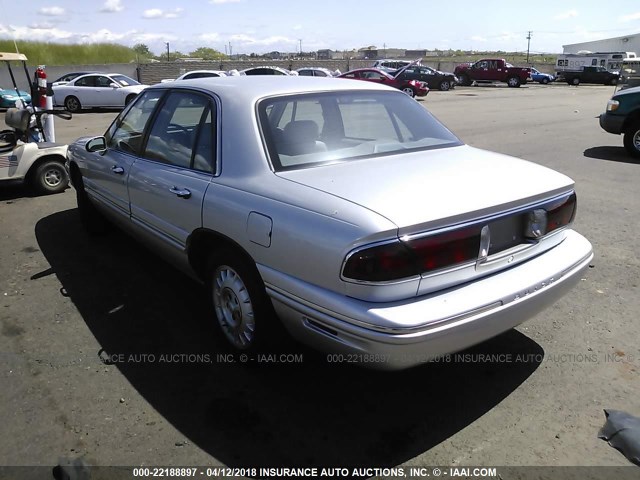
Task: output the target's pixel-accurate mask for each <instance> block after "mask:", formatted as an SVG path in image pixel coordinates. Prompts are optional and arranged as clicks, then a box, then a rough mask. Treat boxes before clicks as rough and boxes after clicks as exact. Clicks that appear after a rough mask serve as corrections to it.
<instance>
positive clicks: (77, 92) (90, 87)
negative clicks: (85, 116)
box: [53, 73, 147, 112]
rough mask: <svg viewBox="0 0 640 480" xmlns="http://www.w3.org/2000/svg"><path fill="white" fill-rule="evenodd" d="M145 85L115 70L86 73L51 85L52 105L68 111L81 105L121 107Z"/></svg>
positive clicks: (79, 107)
mask: <svg viewBox="0 0 640 480" xmlns="http://www.w3.org/2000/svg"><path fill="white" fill-rule="evenodd" d="M145 88H147V85H141V84H140V83H138V82H137V81H135V80H134V79H132V78H129V77H127V76H126V75H122V74H119V73H90V74H87V75H81V76H79V77H76V78H75V79H73V80H71V81H69V82H68V83H66V84H64V85H58V86H54V87H53V104H54V105H55V106H62V107H64V108H65V109H66V110H68V111H70V112H78V111H80V110H81V109H83V108H94V107H124V106H126V105H127V104H128V103H129V102H130V101H131V100H133V99H134V98H135V97H136V95H138V93H140V92H141V91H143V90H144V89H145Z"/></svg>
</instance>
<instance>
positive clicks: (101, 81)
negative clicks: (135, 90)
mask: <svg viewBox="0 0 640 480" xmlns="http://www.w3.org/2000/svg"><path fill="white" fill-rule="evenodd" d="M95 81H96V87H109V85H111V84H112V83H113V80H111V79H110V78H109V77H104V76H100V77H95Z"/></svg>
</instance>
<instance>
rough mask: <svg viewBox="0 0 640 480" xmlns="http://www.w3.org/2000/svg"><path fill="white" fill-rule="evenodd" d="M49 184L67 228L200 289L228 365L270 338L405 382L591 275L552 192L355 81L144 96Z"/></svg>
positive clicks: (225, 85) (557, 184)
mask: <svg viewBox="0 0 640 480" xmlns="http://www.w3.org/2000/svg"><path fill="white" fill-rule="evenodd" d="M68 166H69V169H70V172H71V178H72V182H73V185H74V186H75V189H76V191H77V199H78V208H79V213H80V215H81V219H82V220H83V223H84V224H85V226H86V227H87V228H89V229H90V230H98V231H99V230H101V229H102V228H103V227H104V222H105V219H108V220H110V221H112V222H114V223H117V224H118V225H120V226H121V227H123V228H125V229H126V230H128V231H129V232H131V233H132V234H133V235H134V236H136V237H137V238H139V239H140V240H142V241H144V242H146V243H147V244H149V245H150V246H152V247H153V248H155V249H156V250H158V251H159V252H161V254H162V255H164V257H165V258H167V259H168V260H170V261H171V262H173V263H174V264H175V265H178V266H179V267H181V268H183V269H184V270H185V271H188V272H190V273H191V274H193V276H195V277H197V278H198V279H200V280H201V281H202V282H204V283H205V284H206V285H207V291H208V295H209V297H210V299H211V303H212V309H211V320H212V321H215V322H216V323H217V324H219V326H220V328H221V330H222V332H223V333H224V336H225V338H226V339H227V340H228V341H229V342H230V343H231V344H232V345H233V346H234V347H236V348H237V349H239V350H251V349H257V348H264V345H268V344H269V342H270V341H272V340H273V339H272V338H271V336H272V335H273V334H274V332H278V331H279V329H277V328H274V322H277V321H280V322H282V324H283V325H284V326H285V327H286V329H287V330H288V331H289V332H290V333H291V334H292V335H293V336H294V337H295V338H297V339H299V340H300V341H302V342H305V343H307V344H309V345H311V346H313V347H315V348H317V349H321V350H325V351H328V352H332V353H333V356H332V357H330V358H332V359H335V360H336V361H340V360H347V361H355V362H360V363H362V364H365V365H367V366H369V367H373V368H380V369H399V368H406V367H410V366H414V365H417V364H420V363H422V362H425V361H428V360H431V359H433V358H435V357H437V356H440V355H442V354H446V353H451V352H455V351H458V350H461V349H464V348H466V347H469V346H471V345H474V344H476V343H479V342H482V341H484V340H486V339H488V338H490V337H493V336H495V335H497V334H499V333H501V332H504V331H505V330H508V329H510V328H512V327H514V326H516V325H518V324H520V323H521V322H523V321H525V320H526V319H528V318H529V317H531V316H532V315H535V314H536V313H538V312H539V311H540V310H542V309H543V308H544V307H547V306H548V305H550V304H551V303H553V302H554V301H555V300H557V299H558V298H559V297H560V296H562V295H563V294H565V293H566V292H567V291H568V290H569V288H570V287H572V286H573V285H574V284H575V283H576V282H577V281H578V279H579V278H580V275H581V274H582V272H583V271H584V270H585V269H586V268H587V267H588V265H589V262H590V260H591V259H592V257H593V253H592V248H591V244H590V243H589V242H588V241H587V240H586V239H585V238H584V237H582V236H581V235H580V234H578V233H577V232H575V231H574V230H572V229H571V225H572V222H573V219H574V216H575V212H576V193H575V191H574V182H573V181H572V180H571V179H570V178H568V177H566V176H565V175H562V174H560V173H557V172H555V171H553V170H550V169H548V168H545V167H542V166H539V165H536V164H534V163H530V162H527V161H524V160H519V159H516V158H512V157H508V156H505V155H500V154H496V153H491V152H488V151H483V150H478V149H475V148H472V147H469V146H466V145H464V144H463V143H462V142H461V141H460V140H459V139H458V138H457V137H456V136H455V135H454V134H452V133H451V132H450V131H449V130H447V129H446V128H445V127H444V126H443V125H442V124H440V123H439V122H438V121H437V120H436V119H435V118H434V117H433V116H432V115H431V114H430V113H429V112H428V111H427V110H426V109H425V108H424V107H423V106H422V105H420V104H419V103H417V102H415V101H414V100H412V99H411V98H409V97H407V96H406V95H405V94H404V93H402V92H401V91H399V90H396V89H392V88H389V87H386V86H380V85H376V84H370V83H367V82H336V81H335V80H332V79H323V78H304V77H288V76H286V77H282V78H269V77H222V78H217V79H215V81H212V80H210V79H209V80H207V79H199V80H186V81H183V82H175V83H168V84H167V83H165V84H161V85H156V86H153V87H150V88H148V89H146V90H145V91H143V92H142V93H141V94H140V95H139V97H138V98H136V100H135V101H134V102H132V104H130V105H129V106H128V107H127V108H126V109H125V110H124V111H123V112H122V113H121V114H120V115H119V116H118V118H117V119H116V120H115V121H114V122H113V124H112V125H111V126H110V127H109V129H108V130H107V132H106V133H105V135H104V136H102V137H93V138H89V137H87V138H81V139H79V140H77V141H76V142H75V143H74V144H72V145H71V146H70V147H69V151H68Z"/></svg>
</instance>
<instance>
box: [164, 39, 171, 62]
mask: <svg viewBox="0 0 640 480" xmlns="http://www.w3.org/2000/svg"><path fill="white" fill-rule="evenodd" d="M164 43H165V45H166V46H167V62H170V61H171V60H170V59H169V42H164Z"/></svg>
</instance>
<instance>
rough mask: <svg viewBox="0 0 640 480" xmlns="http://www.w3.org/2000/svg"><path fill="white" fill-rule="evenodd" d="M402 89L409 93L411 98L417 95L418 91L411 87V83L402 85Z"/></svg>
mask: <svg viewBox="0 0 640 480" xmlns="http://www.w3.org/2000/svg"><path fill="white" fill-rule="evenodd" d="M402 91H403V92H404V93H406V94H407V95H409V96H410V97H411V98H413V97H415V96H416V92H415V91H414V90H413V87H410V86H409V85H407V86H405V87H402Z"/></svg>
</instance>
